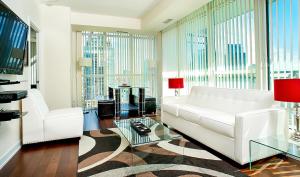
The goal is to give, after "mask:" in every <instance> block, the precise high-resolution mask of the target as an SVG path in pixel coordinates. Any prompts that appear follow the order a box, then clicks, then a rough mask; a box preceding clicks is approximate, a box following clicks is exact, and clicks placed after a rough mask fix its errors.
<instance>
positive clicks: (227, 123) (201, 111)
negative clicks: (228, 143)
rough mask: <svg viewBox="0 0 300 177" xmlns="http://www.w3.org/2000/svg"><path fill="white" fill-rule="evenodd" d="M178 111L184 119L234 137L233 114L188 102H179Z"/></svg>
mask: <svg viewBox="0 0 300 177" xmlns="http://www.w3.org/2000/svg"><path fill="white" fill-rule="evenodd" d="M178 113H179V116H180V117H181V118H183V119H185V120H188V121H191V122H193V123H196V124H199V125H201V126H202V127H205V128H207V129H210V130H212V131H215V132H218V133H220V134H222V135H224V136H228V137H232V138H233V137H234V123H235V116H234V115H233V114H229V113H226V112H221V111H217V110H214V109H207V108H201V107H198V106H194V105H189V104H181V105H180V106H179V110H178Z"/></svg>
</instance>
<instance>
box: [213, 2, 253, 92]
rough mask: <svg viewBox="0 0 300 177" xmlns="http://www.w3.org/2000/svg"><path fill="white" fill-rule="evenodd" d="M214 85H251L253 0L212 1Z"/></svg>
mask: <svg viewBox="0 0 300 177" xmlns="http://www.w3.org/2000/svg"><path fill="white" fill-rule="evenodd" d="M211 6H212V14H213V15H212V17H213V19H212V22H213V39H214V41H213V42H214V46H213V51H215V56H214V57H215V62H214V63H215V68H214V69H215V72H214V78H215V85H216V86H217V87H224V88H255V87H256V62H255V42H254V12H253V1H248V0H247V1H245V0H243V1H238V0H235V1H223V0H222V1H213V3H212V4H211Z"/></svg>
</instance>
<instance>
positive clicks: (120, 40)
mask: <svg viewBox="0 0 300 177" xmlns="http://www.w3.org/2000/svg"><path fill="white" fill-rule="evenodd" d="M80 35H82V37H81V39H82V41H81V42H80V43H79V45H81V46H80V48H81V49H82V53H81V54H80V55H81V56H80V58H81V59H82V60H83V61H84V62H83V64H82V65H81V72H82V78H81V79H82V89H81V90H82V100H83V103H84V104H88V105H91V106H92V107H96V106H97V105H96V104H97V103H96V101H95V100H96V99H97V98H98V97H101V96H107V95H108V87H109V86H119V85H123V84H126V85H130V86H135V87H147V88H146V94H147V95H149V96H152V97H156V95H157V66H156V45H155V44H156V40H155V36H154V35H142V34H130V33H125V32H89V31H85V32H80Z"/></svg>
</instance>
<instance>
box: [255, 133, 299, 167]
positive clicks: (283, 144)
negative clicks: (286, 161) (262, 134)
mask: <svg viewBox="0 0 300 177" xmlns="http://www.w3.org/2000/svg"><path fill="white" fill-rule="evenodd" d="M276 154H283V155H285V156H289V157H291V158H294V159H297V160H299V159H300V143H299V142H295V141H293V140H290V139H288V138H287V137H285V136H280V135H279V136H270V137H267V138H262V139H257V140H250V142H249V155H250V157H249V158H250V159H249V160H250V162H249V167H250V170H251V169H252V162H254V161H256V160H259V159H260V157H269V156H272V155H276Z"/></svg>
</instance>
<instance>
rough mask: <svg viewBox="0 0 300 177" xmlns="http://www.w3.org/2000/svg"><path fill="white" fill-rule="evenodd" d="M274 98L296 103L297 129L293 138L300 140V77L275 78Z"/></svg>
mask: <svg viewBox="0 0 300 177" xmlns="http://www.w3.org/2000/svg"><path fill="white" fill-rule="evenodd" d="M274 99H275V100H276V101H282V102H292V103H295V105H294V108H295V110H296V115H295V124H296V131H295V132H294V134H293V135H292V137H291V138H292V139H293V140H295V141H297V142H300V130H299V119H300V115H299V102H300V79H275V80H274Z"/></svg>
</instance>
